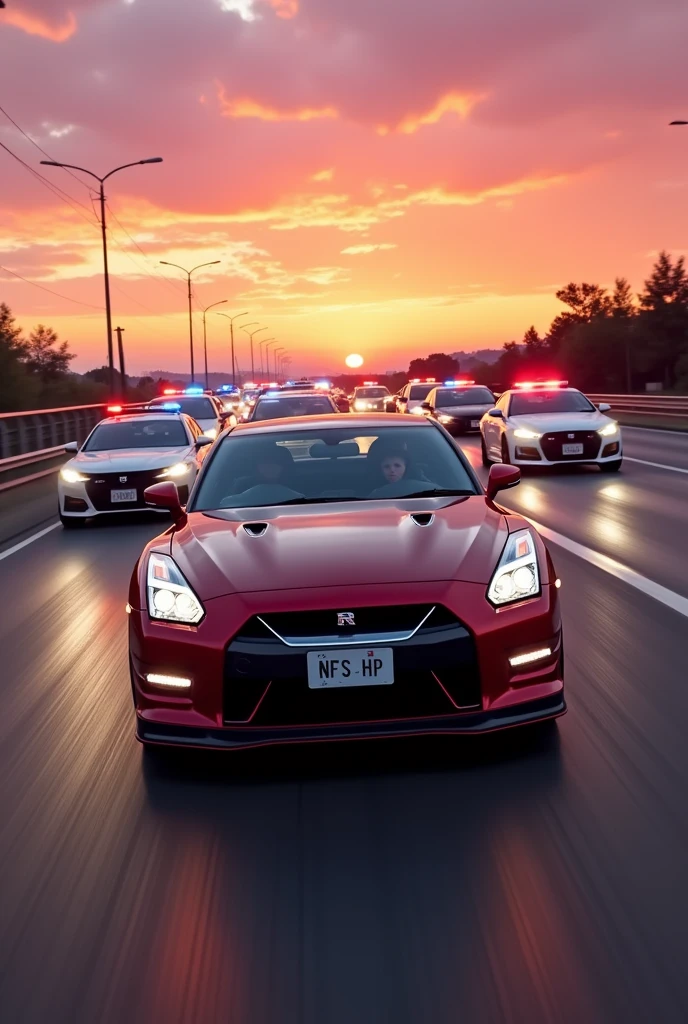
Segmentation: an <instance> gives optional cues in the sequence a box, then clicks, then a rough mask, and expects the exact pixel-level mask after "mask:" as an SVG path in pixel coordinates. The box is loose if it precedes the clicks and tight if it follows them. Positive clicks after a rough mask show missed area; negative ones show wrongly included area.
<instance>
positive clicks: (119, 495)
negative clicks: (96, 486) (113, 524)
mask: <svg viewBox="0 0 688 1024" xmlns="http://www.w3.org/2000/svg"><path fill="white" fill-rule="evenodd" d="M110 501H111V502H112V503H113V504H114V503H115V502H116V501H136V489H135V488H134V490H132V491H110Z"/></svg>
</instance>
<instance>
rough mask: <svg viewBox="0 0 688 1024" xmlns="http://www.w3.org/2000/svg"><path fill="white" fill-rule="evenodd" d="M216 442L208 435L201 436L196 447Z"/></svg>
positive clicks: (203, 446) (197, 439)
mask: <svg viewBox="0 0 688 1024" xmlns="http://www.w3.org/2000/svg"><path fill="white" fill-rule="evenodd" d="M214 440H215V438H214V437H208V436H207V435H206V434H201V435H200V437H197V438H196V447H197V448H205V447H206V445H209V444H212V443H213V441H214ZM155 486H156V487H157V486H158V484H156V485H155Z"/></svg>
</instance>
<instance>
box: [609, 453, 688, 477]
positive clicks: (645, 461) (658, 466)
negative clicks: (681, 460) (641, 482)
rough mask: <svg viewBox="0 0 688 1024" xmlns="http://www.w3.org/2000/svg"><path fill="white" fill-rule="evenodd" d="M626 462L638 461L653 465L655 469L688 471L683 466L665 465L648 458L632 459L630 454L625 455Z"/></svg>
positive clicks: (674, 471) (672, 471)
mask: <svg viewBox="0 0 688 1024" xmlns="http://www.w3.org/2000/svg"><path fill="white" fill-rule="evenodd" d="M623 458H624V462H638V463H639V464H640V465H641V466H652V468H653V469H668V470H669V472H670V473H688V469H683V468H682V467H681V466H665V465H664V463H662V462H648V461H647V460H646V459H632V458H631V456H630V455H624V457H623Z"/></svg>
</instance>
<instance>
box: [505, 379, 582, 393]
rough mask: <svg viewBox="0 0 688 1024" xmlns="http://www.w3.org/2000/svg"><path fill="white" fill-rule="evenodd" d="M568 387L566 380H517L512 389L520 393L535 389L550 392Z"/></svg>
mask: <svg viewBox="0 0 688 1024" xmlns="http://www.w3.org/2000/svg"><path fill="white" fill-rule="evenodd" d="M568 386H569V382H568V381H567V380H519V381H517V382H516V383H515V384H514V387H515V388H519V389H520V390H521V391H534V390H535V389H540V390H541V391H552V390H554V389H555V388H567V387H568Z"/></svg>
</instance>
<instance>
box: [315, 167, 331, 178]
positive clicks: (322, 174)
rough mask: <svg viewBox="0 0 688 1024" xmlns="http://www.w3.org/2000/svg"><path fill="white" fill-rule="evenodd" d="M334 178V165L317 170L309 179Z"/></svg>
mask: <svg viewBox="0 0 688 1024" xmlns="http://www.w3.org/2000/svg"><path fill="white" fill-rule="evenodd" d="M333 178H334V167H328V168H327V170H325V171H318V172H317V174H312V175H311V181H332V179H333Z"/></svg>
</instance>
